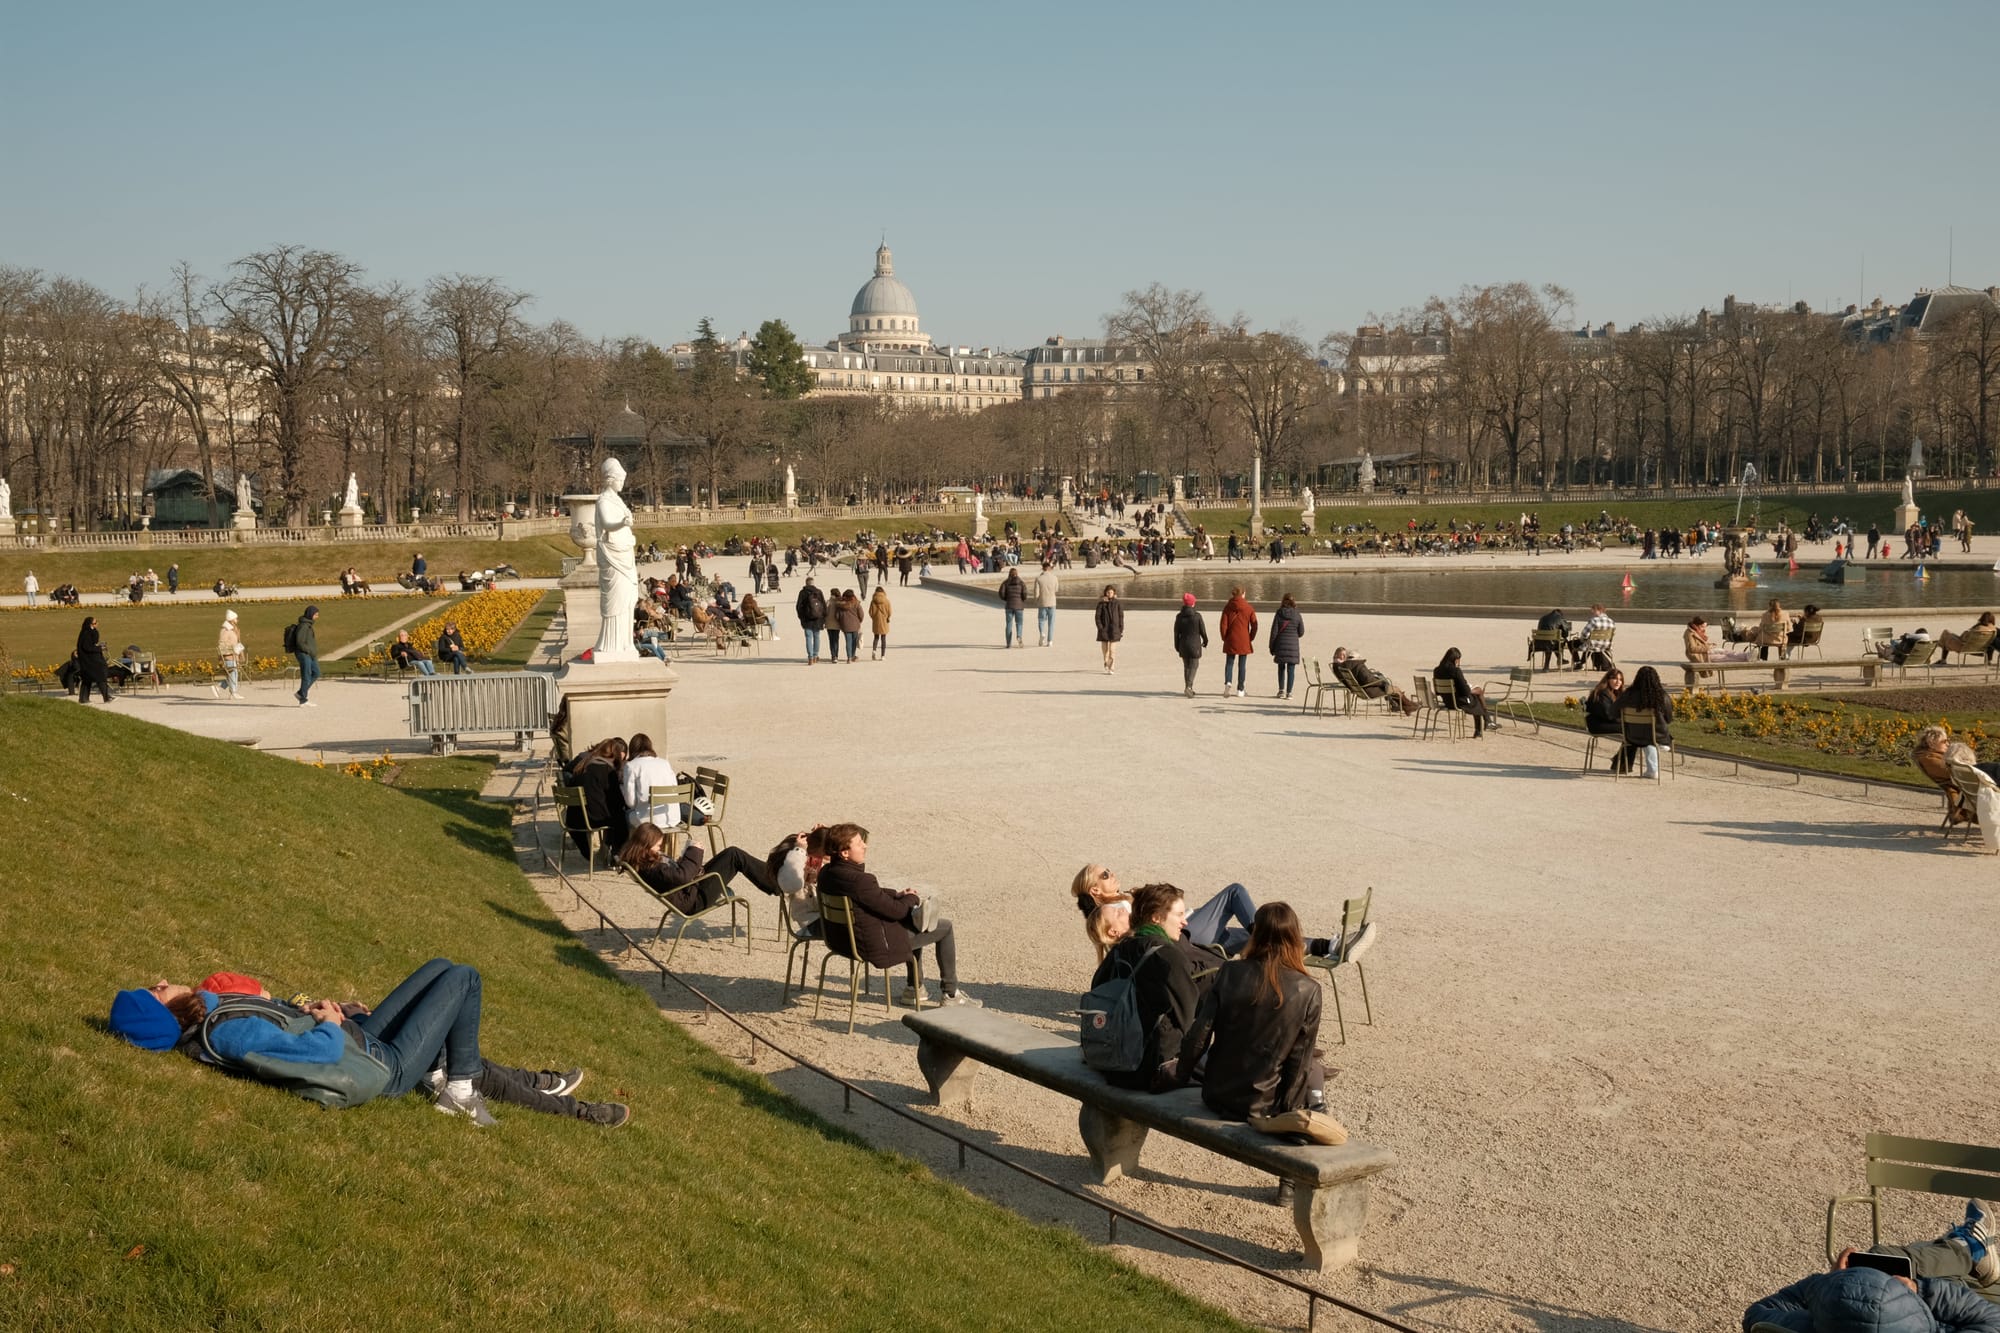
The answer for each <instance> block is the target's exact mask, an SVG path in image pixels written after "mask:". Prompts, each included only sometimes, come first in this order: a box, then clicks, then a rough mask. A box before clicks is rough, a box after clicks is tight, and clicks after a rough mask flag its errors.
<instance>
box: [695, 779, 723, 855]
mask: <svg viewBox="0 0 2000 1333" xmlns="http://www.w3.org/2000/svg"><path fill="white" fill-rule="evenodd" d="M694 784H695V786H697V787H699V788H701V789H702V790H703V791H705V792H707V793H708V800H709V803H710V804H711V805H713V806H714V807H715V813H714V814H712V815H710V816H708V822H707V823H706V824H703V825H701V827H702V828H703V829H705V830H706V831H707V833H708V850H709V852H710V853H711V854H712V853H715V852H719V851H721V850H722V849H723V848H724V847H727V846H728V845H729V835H728V834H727V833H726V832H724V831H723V827H722V821H723V820H724V819H726V818H727V817H728V815H729V775H728V774H727V773H723V772H720V771H718V770H716V769H713V768H697V769H696V770H695V771H694ZM690 822H692V821H690Z"/></svg>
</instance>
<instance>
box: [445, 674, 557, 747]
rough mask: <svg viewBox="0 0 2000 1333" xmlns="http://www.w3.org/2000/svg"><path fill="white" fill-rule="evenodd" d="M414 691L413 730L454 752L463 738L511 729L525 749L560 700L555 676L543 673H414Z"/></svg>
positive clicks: (544, 728)
mask: <svg viewBox="0 0 2000 1333" xmlns="http://www.w3.org/2000/svg"><path fill="white" fill-rule="evenodd" d="M409 689H410V693H409V705H410V734H411V735H412V736H429V737H430V738H431V753H432V754H450V753H452V752H453V751H454V750H456V749H457V748H458V745H457V741H458V738H459V737H460V736H466V735H484V734H487V733H491V732H506V731H511V732H513V733H514V746H515V748H516V749H525V748H527V743H528V739H529V737H531V736H533V735H534V734H535V733H536V732H538V731H547V730H548V729H549V715H550V714H551V713H553V712H555V711H556V704H557V702H558V699H557V692H556V681H555V677H554V676H551V675H548V674H547V673H545V672H541V671H493V672H487V673H485V674H484V675H464V676H413V677H411V678H410V682H409Z"/></svg>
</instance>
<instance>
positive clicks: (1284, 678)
mask: <svg viewBox="0 0 2000 1333" xmlns="http://www.w3.org/2000/svg"><path fill="white" fill-rule="evenodd" d="M1298 678H1299V664H1298V663H1297V662H1280V663H1278V689H1279V691H1280V692H1281V693H1284V694H1290V693H1291V692H1292V683H1293V682H1294V681H1296V680H1297V679H1298Z"/></svg>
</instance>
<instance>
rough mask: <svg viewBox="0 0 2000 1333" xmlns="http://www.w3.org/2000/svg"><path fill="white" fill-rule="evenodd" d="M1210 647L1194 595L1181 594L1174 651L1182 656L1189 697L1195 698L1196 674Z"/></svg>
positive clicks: (1183, 672) (1206, 630)
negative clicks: (1204, 653)
mask: <svg viewBox="0 0 2000 1333" xmlns="http://www.w3.org/2000/svg"><path fill="white" fill-rule="evenodd" d="M1206 647H1208V626H1206V625H1204V624H1203V623H1202V621H1201V612H1199V611H1197V610H1195V609H1194V594H1193V593H1191V592H1184V593H1182V594H1181V610H1180V614H1179V615H1177V616H1175V617H1174V651H1175V652H1176V653H1178V654H1180V659H1181V674H1182V676H1183V678H1184V680H1185V683H1186V686H1187V688H1186V691H1185V693H1186V694H1187V697H1188V698H1190V699H1192V698H1194V673H1195V671H1196V669H1197V668H1199V667H1200V666H1201V651H1202V649H1204V648H1206Z"/></svg>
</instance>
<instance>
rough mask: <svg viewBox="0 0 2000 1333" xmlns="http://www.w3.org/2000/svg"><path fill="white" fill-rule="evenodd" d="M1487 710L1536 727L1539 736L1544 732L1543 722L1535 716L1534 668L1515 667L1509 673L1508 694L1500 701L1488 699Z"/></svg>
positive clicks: (1495, 714)
mask: <svg viewBox="0 0 2000 1333" xmlns="http://www.w3.org/2000/svg"><path fill="white" fill-rule="evenodd" d="M1486 709H1487V711H1488V712H1490V713H1492V714H1493V715H1494V716H1495V717H1498V716H1499V715H1500V714H1502V713H1505V714H1506V715H1507V716H1508V717H1511V718H1513V719H1514V720H1515V721H1517V722H1526V723H1528V724H1529V725H1531V726H1532V727H1534V729H1535V731H1536V733H1537V734H1540V732H1541V730H1542V720H1541V719H1540V718H1538V717H1536V716H1535V672H1534V669H1533V668H1532V667H1515V668H1514V669H1513V670H1511V671H1509V672H1508V673H1507V692H1506V693H1505V694H1503V695H1501V696H1500V697H1499V698H1498V699H1488V700H1487V701H1486Z"/></svg>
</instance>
